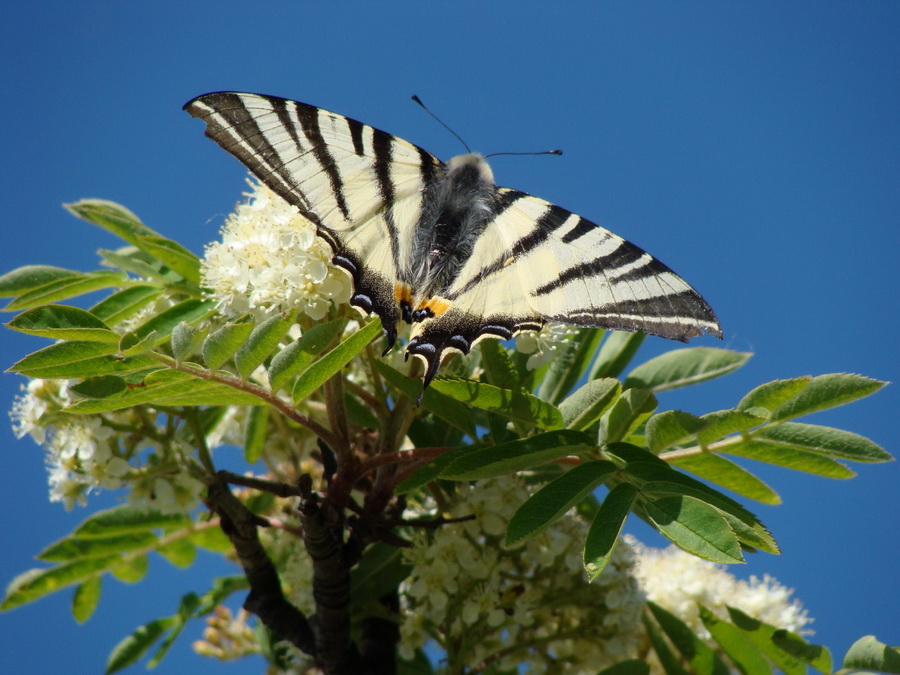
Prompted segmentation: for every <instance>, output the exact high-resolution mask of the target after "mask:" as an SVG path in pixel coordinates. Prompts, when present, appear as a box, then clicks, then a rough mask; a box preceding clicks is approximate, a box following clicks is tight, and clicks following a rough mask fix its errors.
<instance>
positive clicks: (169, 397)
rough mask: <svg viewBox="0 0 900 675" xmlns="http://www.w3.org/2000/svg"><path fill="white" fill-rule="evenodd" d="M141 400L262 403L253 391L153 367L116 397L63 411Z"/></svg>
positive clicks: (196, 403)
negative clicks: (141, 381) (153, 368)
mask: <svg viewBox="0 0 900 675" xmlns="http://www.w3.org/2000/svg"><path fill="white" fill-rule="evenodd" d="M145 403H149V404H153V405H157V406H202V405H209V406H218V405H263V401H262V400H261V399H259V398H257V397H256V396H254V395H253V394H250V393H247V392H245V391H241V390H240V389H235V388H233V387H230V386H228V385H227V384H220V383H218V382H212V381H208V380H201V379H198V378H196V377H193V376H192V375H190V374H188V373H183V372H179V371H175V370H157V371H155V372H153V373H150V374H149V375H148V376H147V377H146V378H144V386H141V387H134V388H132V389H129V390H128V391H127V392H126V393H125V394H124V395H122V396H118V397H116V398H105V399H94V400H86V401H79V402H77V403H74V404H72V405H70V406H68V407H67V408H65V411H66V412H68V413H73V414H88V413H99V412H106V411H110V410H121V409H123V408H131V407H133V406H136V405H142V404H145Z"/></svg>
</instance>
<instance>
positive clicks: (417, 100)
mask: <svg viewBox="0 0 900 675" xmlns="http://www.w3.org/2000/svg"><path fill="white" fill-rule="evenodd" d="M412 100H413V101H415V102H416V103H418V104H419V105H420V106H422V110H424V111H425V112H427V113H428V114H429V115H431V116H432V117H433V118H434V119H436V120H437V121H438V124H440V125H441V126H442V127H444V128H445V129H446V130H447V131H449V132H450V133H451V134H453V135H454V136H456V138H457V140H458V141H459V142H460V143H462V144H463V147H464V148H465V149H466V152H472V148H470V147H469V144H468V143H466V142H465V141H464V140H463V138H462V136H460V135H459V134H458V133H456V132H455V131H453V129H451V128H450V127H449V126H448V125H447V123H446V122H444V120H442V119H441V118H440V117H438V116H437V115H435V114H434V113H433V112H431V111H430V110H429V109H428V106H426V105H425V104H424V103H422V99H420V98H419V97H418V96H416V95H415V94H413V95H412Z"/></svg>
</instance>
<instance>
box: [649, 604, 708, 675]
mask: <svg viewBox="0 0 900 675" xmlns="http://www.w3.org/2000/svg"><path fill="white" fill-rule="evenodd" d="M642 623H643V624H644V629H645V630H646V631H647V636H648V637H649V638H650V643H651V644H652V645H653V651H655V652H656V656H657V658H659V663H660V665H661V666H662V668H663V672H664V673H665V675H688V671H687V670H685V668H684V667H683V666H682V665H681V661H680V659H679V658H678V657H677V656H676V655H675V654H674V653H673V652H672V649H671V648H670V647H669V643H668V642H666V639H665V638H664V637H663V634H662V633H661V632H660V630H659V628H658V627H657V625H656V624H655V623H654V622H653V621H651V620H650V617H649V616H647V614H646V613H645V614H644V616H643V620H642ZM698 672H699V671H698ZM701 675H702V673H701Z"/></svg>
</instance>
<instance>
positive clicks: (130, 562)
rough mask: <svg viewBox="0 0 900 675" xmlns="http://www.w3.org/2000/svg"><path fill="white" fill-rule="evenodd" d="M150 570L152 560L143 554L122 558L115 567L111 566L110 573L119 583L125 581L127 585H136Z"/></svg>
mask: <svg viewBox="0 0 900 675" xmlns="http://www.w3.org/2000/svg"><path fill="white" fill-rule="evenodd" d="M149 569H150V560H149V559H148V558H147V555H146V554H143V555H136V556H133V557H128V558H122V559H120V560H119V561H118V562H116V563H115V564H114V565H111V566H110V568H109V571H110V574H112V575H113V576H114V577H115V578H116V579H118V580H119V581H124V582H125V583H126V584H136V583H137V582H139V581H140V580H141V579H143V578H144V577H145V576H147V571H148V570H149Z"/></svg>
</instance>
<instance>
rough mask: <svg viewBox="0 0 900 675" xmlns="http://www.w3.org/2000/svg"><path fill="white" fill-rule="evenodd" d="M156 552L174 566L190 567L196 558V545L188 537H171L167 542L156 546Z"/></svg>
mask: <svg viewBox="0 0 900 675" xmlns="http://www.w3.org/2000/svg"><path fill="white" fill-rule="evenodd" d="M156 552H157V553H159V554H160V555H161V556H162V557H164V558H165V559H166V560H168V561H169V562H170V563H172V564H173V565H175V567H181V568H185V567H190V566H191V565H192V564H193V563H194V560H196V559H197V547H196V545H195V544H194V542H192V541H191V540H190V539H184V538H182V539H173V540H172V541H170V542H169V543H167V544H163V545H162V546H158V547H157V548H156Z"/></svg>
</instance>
